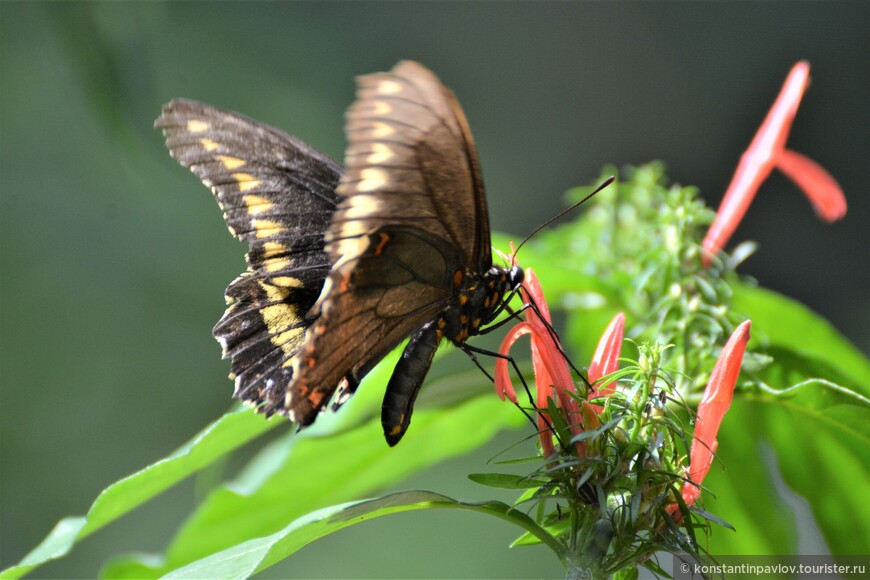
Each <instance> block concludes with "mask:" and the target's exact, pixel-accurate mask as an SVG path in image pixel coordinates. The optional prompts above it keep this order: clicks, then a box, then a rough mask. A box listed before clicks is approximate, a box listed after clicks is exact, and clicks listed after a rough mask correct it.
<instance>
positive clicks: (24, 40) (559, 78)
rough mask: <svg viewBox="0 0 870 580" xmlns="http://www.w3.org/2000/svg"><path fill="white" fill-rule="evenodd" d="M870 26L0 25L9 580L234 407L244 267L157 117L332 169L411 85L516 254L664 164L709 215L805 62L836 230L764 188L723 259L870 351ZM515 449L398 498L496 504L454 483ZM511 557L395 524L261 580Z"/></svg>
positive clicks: (726, 14) (42, 8)
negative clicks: (628, 169) (607, 169)
mask: <svg viewBox="0 0 870 580" xmlns="http://www.w3.org/2000/svg"><path fill="white" fill-rule="evenodd" d="M867 22H870V4H868V3H866V2H860V1H857V2H851V3H846V2H802V3H774V2H763V3H703V4H690V3H619V4H609V3H567V2H561V3H549V4H541V3H523V2H510V3H463V2H450V3H418V4H403V3H397V2H378V3H367V2H355V3H339V2H329V3H314V2H305V3H290V2H287V3H265V2H262V3H261V2H251V3H240V2H238V3H237V2H224V3H216V4H201V3H193V2H187V3H175V4H169V3H161V2H153V3H99V2H90V3H75V2H69V3H50V2H42V3H24V2H18V3H2V4H0V183H2V189H0V195H2V198H0V297H2V300H0V364H2V367H0V380H2V391H0V470H2V471H0V565H2V566H3V567H5V566H8V565H10V564H12V563H14V562H16V561H17V560H19V559H20V558H21V557H22V556H23V555H24V554H25V553H26V552H27V551H28V550H29V549H30V548H32V547H33V546H35V545H36V544H37V543H38V542H39V541H40V540H41V539H42V538H43V537H44V536H45V535H46V533H47V532H48V531H49V530H50V529H51V527H52V526H53V525H54V523H55V522H56V521H57V520H58V519H59V518H60V517H62V516H65V515H71V514H82V513H84V511H85V510H86V509H87V507H88V506H89V505H90V502H91V501H92V500H93V499H94V497H95V496H96V495H97V494H98V493H99V491H100V490H101V489H103V488H104V487H105V486H106V485H108V484H109V483H111V482H112V481H114V480H117V479H119V478H120V477H122V476H124V475H127V474H129V473H130V472H132V471H134V470H136V469H139V468H141V467H143V466H145V465H147V464H149V463H151V462H153V461H155V460H156V459H158V458H160V457H162V456H163V455H166V454H167V453H169V452H170V451H172V450H173V449H175V448H176V447H177V446H178V445H180V444H181V443H182V442H183V441H185V440H186V439H188V438H189V437H190V436H192V435H193V434H194V433H195V432H197V431H198V430H199V429H200V428H201V427H203V426H204V425H205V424H206V423H208V422H209V421H210V420H212V419H214V418H216V417H217V416H219V415H220V414H221V413H222V412H223V411H225V410H226V409H227V407H228V406H229V404H230V393H231V385H230V383H229V381H228V380H227V379H226V373H227V372H228V363H226V362H223V361H220V354H219V353H220V350H219V347H218V345H217V344H216V343H215V342H214V340H213V339H212V337H211V333H210V329H211V327H212V325H213V324H214V322H215V321H216V320H217V319H218V317H219V316H220V315H221V313H222V311H223V298H222V293H223V289H224V287H225V286H226V284H227V282H229V281H230V280H232V279H233V278H234V277H235V276H236V275H237V274H238V273H239V272H240V271H241V270H242V269H243V260H242V255H243V248H242V246H241V245H239V244H238V243H237V242H235V241H234V240H233V239H232V238H231V237H230V236H229V235H228V234H227V232H226V230H225V228H224V225H223V223H222V220H221V218H220V212H219V211H218V209H217V207H216V205H215V203H214V201H213V200H212V199H211V195H210V194H209V192H208V190H206V189H205V188H204V187H202V186H201V185H200V184H199V183H198V182H197V180H196V179H195V178H194V177H193V176H192V175H190V174H189V173H188V172H187V171H185V170H183V169H181V168H180V167H178V166H177V165H176V163H175V162H174V161H172V160H171V159H170V158H169V156H168V154H167V153H166V151H165V149H164V147H163V144H162V139H161V137H160V135H158V134H157V132H155V131H154V130H152V128H151V125H152V122H153V120H154V118H155V117H156V116H157V114H158V113H159V111H160V106H161V105H162V104H163V103H164V102H165V101H168V100H169V99H171V98H174V97H179V96H185V97H190V98H195V99H200V100H204V101H207V102H210V103H213V104H216V105H219V106H222V107H226V108H230V109H233V110H237V111H240V112H243V113H244V114H246V115H249V116H251V117H254V118H256V119H258V120H260V121H263V122H267V123H270V124H272V125H275V126H277V127H280V128H282V129H285V130H287V131H288V132H291V133H293V134H295V135H297V136H299V137H301V138H302V139H304V140H306V141H308V142H309V143H311V144H312V145H314V146H316V147H317V148H319V149H321V150H323V151H324V152H326V153H328V154H330V155H331V156H333V157H335V158H338V159H341V157H342V155H343V147H344V136H343V133H342V123H343V118H342V115H343V112H344V109H345V108H346V107H347V106H348V104H349V103H350V102H351V100H352V99H353V91H354V85H353V77H354V76H355V75H358V74H364V73H368V72H373V71H378V70H386V69H388V68H389V67H391V66H392V65H393V64H394V63H395V62H396V61H397V60H399V59H402V58H412V59H416V60H420V61H421V62H423V63H425V64H426V65H428V66H429V67H430V68H432V69H433V70H434V71H435V72H436V74H438V75H439V76H440V77H441V79H442V80H443V81H444V82H445V83H446V84H447V85H448V86H450V87H451V88H453V89H454V91H455V92H456V93H457V95H458V97H459V99H460V101H461V103H462V105H463V107H464V108H465V111H466V114H467V116H468V118H469V121H470V123H471V126H472V130H473V132H474V135H475V138H476V141H477V144H478V149H479V152H480V157H481V163H482V166H483V169H484V174H485V176H486V181H487V187H488V192H489V203H490V217H491V221H492V225H493V229H495V230H499V231H506V232H510V233H512V234H514V235H515V236H517V238H518V239H519V238H521V237H522V236H523V235H525V234H526V233H528V232H529V231H530V230H531V229H532V228H534V227H535V226H536V225H537V224H540V223H541V222H543V221H545V220H546V219H547V218H548V217H550V216H551V215H553V214H554V213H556V212H557V211H558V210H559V209H560V208H561V207H562V193H563V192H564V191H565V190H566V189H567V188H569V187H571V186H574V185H578V184H585V183H587V182H589V181H591V180H593V179H594V178H596V177H597V175H598V172H599V170H600V168H601V166H602V165H604V164H605V163H616V164H619V165H624V164H639V163H643V162H646V161H649V160H652V159H662V160H664V161H665V162H666V163H667V164H668V167H669V172H670V175H671V177H672V178H673V179H674V180H675V181H679V182H681V183H685V184H695V185H698V186H699V187H700V188H701V191H702V195H703V196H704V197H705V198H706V199H707V200H709V202H710V203H711V204H713V205H716V204H718V201H719V199H720V197H721V194H722V192H723V191H724V189H725V187H726V186H727V184H728V181H729V179H730V176H731V173H732V171H733V169H734V167H735V166H736V164H737V161H738V158H739V156H740V154H741V153H742V151H743V149H744V148H745V147H746V146H747V145H748V143H749V141H750V139H751V138H752V136H753V134H754V131H755V129H756V128H757V126H758V124H759V123H760V122H761V120H762V119H763V116H764V114H765V113H766V111H767V109H768V107H769V106H770V104H771V103H772V101H773V99H774V98H775V96H776V94H777V92H778V90H779V87H780V85H781V83H782V81H783V79H784V78H785V75H786V74H787V72H788V70H789V68H790V67H791V65H792V64H793V63H794V62H795V61H797V60H798V59H802V58H805V59H808V60H809V61H810V63H811V64H812V76H813V82H812V85H811V87H810V90H809V92H808V93H807V95H806V97H805V99H804V103H803V106H802V108H801V111H800V112H799V114H798V116H797V119H796V122H795V124H794V128H793V131H792V134H791V138H790V140H789V144H790V146H791V147H792V148H794V149H796V150H798V151H801V152H803V153H805V154H807V155H809V156H810V157H812V158H814V159H816V160H817V161H818V162H820V163H821V164H822V165H823V166H825V167H826V168H827V169H828V170H829V171H830V172H831V173H832V174H833V175H834V176H835V177H836V178H837V179H838V180H839V181H840V183H841V185H842V186H843V189H844V190H845V192H846V196H847V198H848V200H849V204H850V209H849V214H848V216H847V217H846V219H845V220H844V221H843V222H841V223H838V224H836V225H834V226H829V225H826V224H823V223H821V222H820V221H818V220H817V219H816V218H815V216H814V215H813V213H812V211H811V209H810V207H809V204H808V203H807V202H806V200H804V199H803V198H802V196H801V194H800V193H799V191H798V190H797V189H796V188H795V187H794V186H793V185H792V184H790V183H789V182H787V181H786V180H785V179H784V178H783V177H781V176H779V175H777V174H775V175H774V176H773V177H772V178H771V179H770V180H769V181H768V182H767V183H766V184H765V185H764V186H763V188H762V191H761V192H760V195H759V196H758V198H757V199H756V201H755V203H754V205H753V208H752V209H751V210H750V213H749V215H748V216H747V219H746V221H745V222H744V224H743V225H742V226H741V228H740V229H739V230H738V232H737V234H736V236H735V240H738V241H739V240H744V239H754V240H757V241H759V242H760V244H761V250H760V252H759V254H758V255H756V256H754V257H753V258H751V260H750V261H749V262H748V263H747V264H746V265H745V267H744V268H743V269H742V271H743V272H744V273H747V274H752V275H755V276H756V277H758V278H759V280H760V282H761V283H762V284H763V285H765V286H768V287H770V288H773V289H776V290H779V291H782V292H784V293H786V294H789V295H791V296H794V297H796V298H798V299H799V300H801V301H803V302H805V303H807V304H808V305H810V306H811V307H812V308H813V309H815V310H816V311H818V312H820V313H821V314H823V315H824V316H826V317H827V318H829V319H830V320H831V321H832V322H833V323H834V324H835V325H836V326H837V327H838V328H840V329H841V330H842V331H843V332H844V333H845V334H846V335H847V336H849V337H850V338H851V339H852V340H854V341H855V342H856V343H857V344H858V345H859V347H861V348H862V349H863V350H864V351H865V352H867V351H868V349H870V309H868V301H867V296H868V290H870V281H868V267H867V266H868V264H870V244H868V234H867V219H868V216H870V209H868V206H870V200H868V188H867V177H866V173H867V167H866V166H867V160H868V159H870V68H868V66H867V63H868V62H870V49H868V46H870V45H868V36H867V26H866V25H867ZM532 265H533V264H532ZM451 360H452V361H453V362H454V363H455V364H457V365H464V366H463V367H462V368H465V367H467V366H470V365H469V363H468V361H467V360H465V359H463V358H461V357H453V359H451ZM446 364H450V362H449V361H448V363H446ZM410 436H413V430H412V431H411V433H410ZM517 438H518V434H517V433H508V434H505V436H504V437H503V438H502V439H501V440H500V441H496V442H494V443H493V444H492V445H490V446H489V447H487V448H486V449H485V450H483V451H481V452H479V453H477V454H476V455H475V456H473V457H470V458H466V459H463V460H458V461H454V462H452V463H450V464H449V465H447V466H445V467H439V468H437V469H434V470H432V471H431V472H429V473H423V474H420V475H418V476H417V477H415V478H414V481H410V482H401V483H397V488H406V487H421V488H428V489H433V490H437V491H443V492H446V493H449V494H453V495H456V496H460V497H465V498H469V499H483V498H486V497H489V496H491V495H492V493H491V492H490V491H489V490H487V489H484V488H478V487H476V486H474V485H473V484H469V483H465V482H464V477H465V474H467V473H469V472H473V471H480V470H481V469H482V466H483V462H484V461H486V459H488V458H489V457H491V456H492V455H493V454H494V453H496V452H497V451H499V450H500V449H502V448H504V447H505V446H507V445H509V444H510V443H512V442H514V441H515V440H516V439H517ZM303 475H304V476H309V477H316V474H303ZM820 493H823V490H820ZM195 495H196V494H195V490H194V486H193V484H192V483H189V484H187V485H184V486H181V487H180V488H178V489H176V490H174V491H173V492H171V493H169V494H168V495H166V496H165V497H162V498H160V499H159V500H157V501H156V502H154V503H153V504H149V505H148V506H146V507H145V508H143V509H141V510H139V511H137V512H136V513H135V514H134V515H132V516H130V517H128V518H125V519H122V520H121V521H119V522H118V523H116V524H114V525H113V526H112V528H111V531H106V532H103V533H100V534H98V535H96V536H94V537H93V538H91V539H90V540H88V541H87V542H85V543H84V544H83V545H82V546H80V547H78V548H77V549H76V551H75V552H74V553H73V554H72V555H71V556H70V557H68V558H66V559H64V560H61V561H60V562H58V563H55V564H51V565H49V566H46V567H44V568H42V569H40V570H39V572H38V573H37V575H38V576H40V577H92V576H94V575H95V574H96V573H97V571H98V568H99V564H100V563H101V562H102V561H103V560H104V559H105V558H106V557H107V556H108V555H110V554H113V553H116V552H120V551H130V550H143V551H148V550H160V549H161V548H162V547H163V546H164V545H165V544H166V542H167V541H168V537H169V534H171V532H172V531H173V530H174V529H175V528H176V527H177V525H178V524H179V523H180V522H181V521H182V520H183V517H184V515H185V514H186V513H188V512H189V511H190V509H191V507H192V506H193V504H194V501H195ZM718 533H727V532H724V531H720V532H718ZM515 535H516V533H515V532H514V530H512V529H509V528H507V527H506V526H504V525H502V524H501V523H498V522H489V521H485V520H483V518H481V517H480V516H476V515H473V514H457V513H440V512H439V513H421V514H405V515H402V516H397V517H394V518H387V519H383V520H379V521H377V522H373V523H370V524H366V525H365V526H360V527H359V528H357V529H352V530H348V531H346V532H342V533H340V534H337V535H335V536H334V537H330V538H328V539H327V540H325V541H323V542H320V543H318V544H315V545H314V546H311V547H309V548H306V549H305V550H304V551H303V552H301V553H300V554H299V555H298V556H297V557H294V558H293V559H292V560H291V561H290V562H289V563H285V564H284V565H283V566H282V567H280V568H275V569H273V570H272V571H270V575H272V576H280V575H282V574H283V575H290V574H293V575H296V576H300V577H311V576H326V577H336V576H348V575H356V576H367V577H375V576H378V577H381V576H390V577H425V576H428V575H431V572H429V573H428V574H427V570H428V571H431V570H432V569H437V570H439V571H441V572H440V573H443V574H449V575H452V576H457V577H461V576H465V577H473V576H490V577H529V576H560V575H561V570H560V567H559V565H558V564H557V563H556V561H555V560H553V559H552V558H551V556H550V555H549V554H548V553H545V552H544V551H543V550H538V549H529V550H519V549H518V550H513V551H510V552H509V551H507V550H506V549H505V547H506V545H507V543H508V542H509V541H510V540H511V539H512V538H513V537H514V536H515Z"/></svg>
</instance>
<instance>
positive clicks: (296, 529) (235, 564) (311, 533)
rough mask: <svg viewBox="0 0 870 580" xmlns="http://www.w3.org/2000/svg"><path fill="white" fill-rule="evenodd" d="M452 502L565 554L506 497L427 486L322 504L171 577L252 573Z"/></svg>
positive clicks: (206, 576) (456, 506)
mask: <svg viewBox="0 0 870 580" xmlns="http://www.w3.org/2000/svg"><path fill="white" fill-rule="evenodd" d="M435 508H453V509H462V510H469V511H474V512H478V513H482V514H487V515H491V516H495V517H498V518H500V519H503V520H506V521H509V522H511V523H514V524H515V525H517V526H520V527H521V528H523V529H525V530H527V531H529V532H530V533H533V534H535V536H536V537H538V538H539V539H540V540H541V541H542V542H543V543H545V544H547V545H548V546H549V547H550V548H551V549H552V550H553V551H554V552H555V553H556V554H557V555H558V556H559V557H560V558H564V554H565V552H564V547H563V546H562V544H560V543H559V541H558V540H556V539H555V538H553V537H552V536H550V535H549V534H548V533H547V532H546V530H544V529H543V528H541V527H540V526H538V525H537V524H536V523H535V522H534V520H532V519H531V518H530V517H528V516H527V515H526V514H524V513H523V512H521V511H518V510H516V509H514V508H512V507H511V506H509V505H507V504H504V503H501V502H495V501H490V502H483V503H467V502H462V501H458V500H455V499H451V498H449V497H446V496H443V495H440V494H436V493H431V492H425V491H408V492H401V493H396V494H392V495H388V496H385V497H382V498H379V499H373V500H364V501H358V502H350V503H345V504H341V505H337V506H332V507H328V508H323V509H320V510H317V511H315V512H312V513H309V514H307V515H305V516H303V517H301V518H298V519H297V520H295V521H294V522H292V523H291V524H289V525H287V526H286V527H284V528H283V529H281V530H279V531H278V532H276V533H274V534H271V535H269V536H265V537H262V538H257V539H254V540H249V541H246V542H243V543H241V544H238V545H235V546H232V547H230V548H228V549H226V550H223V551H221V552H218V553H216V554H212V555H211V556H208V557H206V558H203V559H200V560H198V561H196V562H192V563H191V564H188V565H187V566H184V567H183V568H180V569H177V570H174V571H173V572H171V573H169V574H167V575H166V578H248V577H249V576H251V575H252V574H255V573H257V572H260V571H262V570H265V569H266V568H268V567H270V566H272V565H274V564H276V563H277V562H280V561H281V560H283V559H284V558H287V557H288V556H290V555H292V554H293V553H295V552H296V551H298V550H299V549H300V548H302V547H304V546H306V545H307V544H309V543H311V542H312V541H314V540H316V539H318V538H322V537H323V536H326V535H328V534H331V533H333V532H337V531H339V530H341V529H344V528H346V527H348V526H350V525H353V524H357V523H360V522H364V521H367V520H370V519H373V518H378V517H382V516H386V515H390V514H395V513H401V512H406V511H412V510H421V509H435Z"/></svg>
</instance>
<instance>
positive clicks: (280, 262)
mask: <svg viewBox="0 0 870 580" xmlns="http://www.w3.org/2000/svg"><path fill="white" fill-rule="evenodd" d="M263 264H264V265H265V266H266V271H267V272H280V271H281V270H286V269H287V268H289V267H290V258H272V259H271V260H266V261H264V262H263ZM278 286H285V284H278Z"/></svg>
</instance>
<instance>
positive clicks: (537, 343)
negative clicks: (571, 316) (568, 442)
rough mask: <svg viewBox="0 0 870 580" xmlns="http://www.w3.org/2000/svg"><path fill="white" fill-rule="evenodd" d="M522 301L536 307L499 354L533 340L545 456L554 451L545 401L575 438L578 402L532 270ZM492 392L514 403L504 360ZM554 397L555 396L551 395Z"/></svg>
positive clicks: (578, 430) (497, 366)
mask: <svg viewBox="0 0 870 580" xmlns="http://www.w3.org/2000/svg"><path fill="white" fill-rule="evenodd" d="M522 294H523V300H524V301H525V302H526V303H529V302H532V303H533V304H535V306H536V308H529V309H527V310H526V320H525V321H523V322H520V323H519V324H517V325H516V326H514V327H513V328H511V330H510V331H508V333H507V335H506V336H505V338H504V340H503V341H502V343H501V346H500V347H499V349H498V352H499V353H500V354H503V355H507V354H508V352H510V348H511V346H512V345H513V344H514V342H516V341H517V339H518V338H519V337H521V336H524V335H526V334H530V335H531V338H532V367H533V368H534V371H535V390H536V392H537V395H536V399H537V400H536V401H535V404H536V406H537V408H538V409H539V411H538V429H539V431H540V434H541V447H542V449H543V450H544V454H545V455H546V456H550V455H552V453H553V452H554V451H555V448H554V446H553V440H552V433H551V429H550V427H551V425H552V423H551V422H550V421H549V420H548V419H547V417H546V414H547V406H548V403H547V401H548V399H550V398H555V399H556V401H557V404H558V406H559V408H560V409H561V410H562V414H563V415H564V416H565V419H566V421H567V423H568V425H569V426H570V428H571V434H572V435H577V434H579V433H581V432H582V427H581V426H580V421H579V418H578V417H579V413H580V407H579V405H578V404H577V401H576V400H575V399H574V398H573V397H572V396H571V395H570V394H569V393H573V392H574V382H573V380H572V378H571V369H570V368H569V367H568V362H567V361H566V360H565V356H564V354H562V353H563V351H562V347H561V345H560V344H559V342H558V339H557V338H556V336H555V335H554V334H553V333H552V332H551V331H550V328H551V325H550V309H549V307H548V306H547V301H546V299H545V298H544V291H543V290H542V289H541V284H540V282H539V281H538V278H537V276H535V273H534V272H533V271H532V269H531V268H529V269H528V270H526V279H525V282H524V283H523V288H522ZM495 390H496V393H498V396H499V397H500V398H501V399H502V400H504V399H505V397H507V398H508V399H510V400H511V401H512V402H514V403H516V402H517V395H516V390H515V389H514V387H513V383H512V382H511V378H510V373H509V372H508V363H507V360H505V359H498V360H496V362H495ZM554 394H555V397H553V395H554ZM577 452H578V453H580V454H582V452H583V446H582V444H581V443H578V444H577Z"/></svg>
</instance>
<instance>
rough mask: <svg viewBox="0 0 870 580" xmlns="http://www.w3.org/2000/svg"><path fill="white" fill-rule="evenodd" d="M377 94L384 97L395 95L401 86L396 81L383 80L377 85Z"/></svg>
mask: <svg viewBox="0 0 870 580" xmlns="http://www.w3.org/2000/svg"><path fill="white" fill-rule="evenodd" d="M377 90H378V92H379V93H382V94H384V95H395V94H396V93H399V92H401V91H402V84H401V83H398V82H396V81H391V80H383V81H381V82H380V83H378V89H377Z"/></svg>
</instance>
